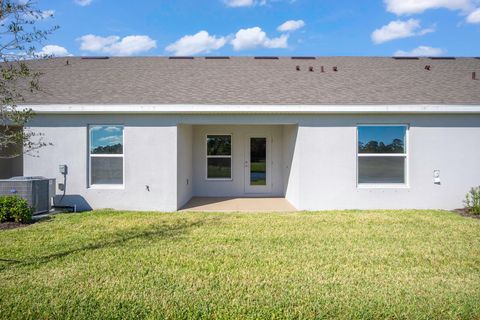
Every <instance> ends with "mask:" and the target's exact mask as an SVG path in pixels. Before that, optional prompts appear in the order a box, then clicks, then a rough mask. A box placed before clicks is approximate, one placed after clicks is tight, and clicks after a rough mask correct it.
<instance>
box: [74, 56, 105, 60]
mask: <svg viewBox="0 0 480 320" xmlns="http://www.w3.org/2000/svg"><path fill="white" fill-rule="evenodd" d="M81 59H82V60H107V59H110V57H106V56H104V57H102V56H98V57H97V56H92V57H82V58H81Z"/></svg>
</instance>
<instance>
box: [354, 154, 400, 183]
mask: <svg viewBox="0 0 480 320" xmlns="http://www.w3.org/2000/svg"><path fill="white" fill-rule="evenodd" d="M358 183H405V157H359V158H358Z"/></svg>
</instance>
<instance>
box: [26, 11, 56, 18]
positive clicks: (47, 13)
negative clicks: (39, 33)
mask: <svg viewBox="0 0 480 320" xmlns="http://www.w3.org/2000/svg"><path fill="white" fill-rule="evenodd" d="M54 14H55V10H43V11H38V12H34V11H32V12H29V13H26V14H25V15H24V18H25V19H29V20H44V19H48V18H52V17H53V15H54Z"/></svg>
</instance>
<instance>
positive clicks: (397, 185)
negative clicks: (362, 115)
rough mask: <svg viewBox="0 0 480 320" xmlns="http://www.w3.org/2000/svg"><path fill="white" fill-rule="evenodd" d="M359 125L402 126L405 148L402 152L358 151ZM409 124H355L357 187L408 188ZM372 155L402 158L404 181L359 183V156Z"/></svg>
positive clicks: (366, 156) (369, 156) (371, 156)
mask: <svg viewBox="0 0 480 320" xmlns="http://www.w3.org/2000/svg"><path fill="white" fill-rule="evenodd" d="M361 127H404V128H405V150H404V153H360V152H359V150H358V142H359V128H361ZM409 133H410V125H409V124H406V123H381V124H379V123H362V124H357V126H356V135H357V139H356V144H355V150H356V151H355V153H356V164H357V168H356V169H357V170H356V171H357V178H356V184H357V189H379V188H385V189H408V188H410V165H409V162H410V161H409V160H410V152H409V149H410V139H409ZM374 157H396V158H404V159H405V161H404V182H403V183H360V182H359V173H360V172H359V167H360V165H359V162H360V158H374Z"/></svg>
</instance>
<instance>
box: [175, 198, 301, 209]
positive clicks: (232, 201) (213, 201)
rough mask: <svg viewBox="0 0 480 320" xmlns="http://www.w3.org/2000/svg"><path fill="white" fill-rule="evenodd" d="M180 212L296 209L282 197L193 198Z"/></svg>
mask: <svg viewBox="0 0 480 320" xmlns="http://www.w3.org/2000/svg"><path fill="white" fill-rule="evenodd" d="M180 211H197V212H201V211H208V212H212V211H214V212H293V211H297V209H296V208H295V207H294V206H293V205H292V204H291V203H290V202H288V200H287V199H285V198H283V197H275V198H233V197H221V198H217V197H193V198H192V199H190V201H188V202H187V203H186V204H185V205H184V206H183V207H182V208H181V209H180Z"/></svg>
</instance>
